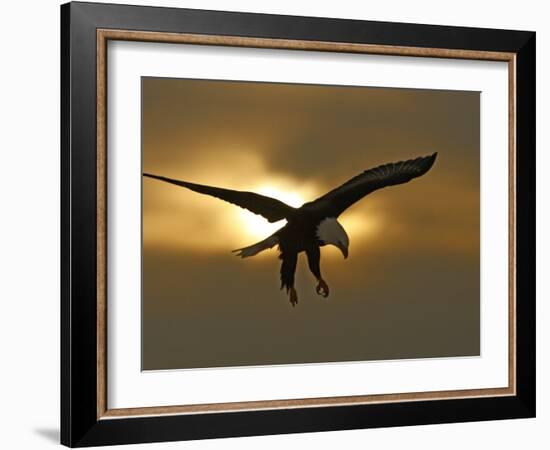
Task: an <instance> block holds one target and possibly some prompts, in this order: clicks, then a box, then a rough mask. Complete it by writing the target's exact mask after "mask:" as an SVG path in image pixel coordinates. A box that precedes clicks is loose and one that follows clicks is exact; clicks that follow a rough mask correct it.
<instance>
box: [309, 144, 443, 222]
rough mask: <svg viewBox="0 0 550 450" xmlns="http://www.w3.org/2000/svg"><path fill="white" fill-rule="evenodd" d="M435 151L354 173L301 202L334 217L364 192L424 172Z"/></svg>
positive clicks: (358, 198)
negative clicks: (324, 192)
mask: <svg viewBox="0 0 550 450" xmlns="http://www.w3.org/2000/svg"><path fill="white" fill-rule="evenodd" d="M436 157H437V153H434V154H433V155H431V156H424V157H419V158H416V159H409V160H408V161H399V162H396V163H389V164H384V165H382V166H378V167H375V168H373V169H369V170H366V171H365V172H363V173H361V174H359V175H357V176H356V177H354V178H352V179H351V180H348V181H346V182H345V183H344V184H343V185H341V186H340V187H337V188H336V189H333V190H332V191H330V192H328V193H326V194H325V195H323V196H322V197H319V198H318V199H317V200H314V201H313V202H311V203H307V204H306V205H304V208H307V209H309V210H314V211H316V212H318V213H319V214H322V215H324V216H325V217H338V216H339V215H340V214H342V213H343V212H344V211H345V210H346V209H347V208H349V207H350V206H351V205H353V204H354V203H355V202H357V201H359V200H361V199H362V198H363V197H364V196H365V195H367V194H370V193H371V192H373V191H375V190H377V189H381V188H383V187H386V186H393V185H396V184H402V183H406V182H408V181H410V180H412V179H413V178H416V177H419V176H422V175H424V174H425V173H426V172H427V171H428V170H430V168H431V167H432V165H433V163H434V161H435V158H436Z"/></svg>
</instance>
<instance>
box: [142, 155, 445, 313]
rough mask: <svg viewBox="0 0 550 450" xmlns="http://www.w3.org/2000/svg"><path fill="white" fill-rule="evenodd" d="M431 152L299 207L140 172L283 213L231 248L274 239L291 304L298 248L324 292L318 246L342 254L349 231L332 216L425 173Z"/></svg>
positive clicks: (272, 214)
mask: <svg viewBox="0 0 550 450" xmlns="http://www.w3.org/2000/svg"><path fill="white" fill-rule="evenodd" d="M436 156H437V153H434V154H433V155H430V156H424V157H419V158H416V159H410V160H407V161H399V162H396V163H389V164H384V165H381V166H378V167H375V168H373V169H369V170H366V171H364V172H362V173H361V174H359V175H357V176H356V177H354V178H352V179H350V180H348V181H346V182H345V183H344V184H342V185H341V186H339V187H337V188H336V189H333V190H332V191H330V192H328V193H326V194H325V195H323V196H322V197H319V198H318V199H317V200H314V201H312V202H308V203H305V204H304V205H302V206H301V207H299V208H293V207H292V206H289V205H287V204H285V203H283V202H281V201H279V200H276V199H274V198H270V197H266V196H264V195H260V194H256V193H254V192H243V191H235V190H231V189H223V188H219V187H213V186H205V185H202V184H196V183H190V182H187V181H180V180H174V179H172V178H166V177H163V176H159V175H152V174H149V173H144V174H143V176H145V177H149V178H154V179H156V180H160V181H165V182H167V183H171V184H175V185H176V186H181V187H184V188H187V189H190V190H192V191H195V192H198V193H200V194H206V195H210V196H212V197H216V198H219V199H221V200H225V201H226V202H229V203H232V204H234V205H237V206H240V207H241V208H245V209H247V210H249V211H251V212H253V213H255V214H259V215H261V216H263V217H264V218H265V219H267V220H268V221H269V222H278V221H279V220H283V219H285V220H286V221H287V223H286V225H285V226H283V227H282V228H280V229H279V230H277V231H276V232H275V233H273V234H272V235H271V236H268V237H267V238H266V239H264V240H263V241H260V242H258V243H256V244H254V245H251V246H249V247H244V248H240V249H237V250H233V252H235V253H236V254H237V256H240V257H242V258H248V257H250V256H254V255H257V254H258V253H260V252H262V251H264V250H267V249H270V248H273V247H274V246H276V245H277V246H278V247H279V251H280V255H279V258H280V259H281V261H282V264H281V289H283V288H285V289H286V292H287V294H288V296H289V300H290V303H291V304H292V306H295V305H296V304H297V303H298V295H297V293H296V289H295V288H294V272H295V271H296V263H297V260H298V254H299V253H301V252H305V253H306V255H307V262H308V266H309V269H310V271H311V272H312V273H313V275H315V278H316V279H317V282H318V284H317V287H316V292H317V294H318V295H321V296H323V297H328V295H329V287H328V285H327V283H326V282H325V280H324V279H323V277H322V276H321V268H320V261H321V251H320V248H321V247H323V246H325V245H334V246H336V247H337V248H338V249H339V250H340V251H341V252H342V255H343V256H344V258H347V257H348V248H349V237H348V235H347V233H346V230H344V227H342V225H341V224H340V223H339V222H338V220H337V219H338V217H339V216H340V214H342V213H343V212H344V211H345V210H346V209H347V208H349V207H350V206H351V205H353V204H354V203H356V202H357V201H359V200H361V199H362V198H363V197H365V196H366V195H368V194H370V193H371V192H374V191H376V190H377V189H381V188H384V187H386V186H393V185H396V184H403V183H407V182H408V181H410V180H412V179H413V178H417V177H420V176H422V175H424V174H425V173H426V172H428V170H430V168H431V167H432V165H433V164H434V161H435V158H436Z"/></svg>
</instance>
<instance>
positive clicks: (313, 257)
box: [306, 245, 329, 298]
mask: <svg viewBox="0 0 550 450" xmlns="http://www.w3.org/2000/svg"><path fill="white" fill-rule="evenodd" d="M306 254H307V264H308V266H309V270H311V273H312V274H313V275H315V278H317V283H318V284H317V287H316V288H315V292H317V295H322V296H323V297H325V298H326V297H328V294H329V288H328V284H327V283H326V282H325V280H323V277H322V276H321V250H320V249H319V246H318V245H314V246H312V247H311V248H309V249H308V250H307V251H306Z"/></svg>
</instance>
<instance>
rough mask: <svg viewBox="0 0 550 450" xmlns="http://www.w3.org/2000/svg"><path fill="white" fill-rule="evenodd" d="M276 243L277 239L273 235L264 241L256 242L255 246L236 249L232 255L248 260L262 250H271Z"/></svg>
mask: <svg viewBox="0 0 550 450" xmlns="http://www.w3.org/2000/svg"><path fill="white" fill-rule="evenodd" d="M278 243H279V238H278V237H277V236H276V235H275V234H272V235H271V236H269V237H268V238H266V239H264V240H263V241H260V242H258V243H257V244H254V245H251V246H249V247H243V248H238V249H237V250H232V251H233V253H236V254H237V255H236V256H240V257H241V258H248V257H249V256H254V255H257V254H258V253H260V252H263V251H264V250H268V249H270V248H273V247H274V246H275V245H277V244H278Z"/></svg>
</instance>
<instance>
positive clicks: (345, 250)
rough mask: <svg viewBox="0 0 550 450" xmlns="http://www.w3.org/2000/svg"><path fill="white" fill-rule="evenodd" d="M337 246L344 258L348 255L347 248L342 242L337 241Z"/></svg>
mask: <svg viewBox="0 0 550 450" xmlns="http://www.w3.org/2000/svg"><path fill="white" fill-rule="evenodd" d="M337 247H338V248H339V249H340V251H341V252H342V255H344V259H346V258H347V257H348V248H347V247H346V246H345V245H344V244H342V243H341V242H339V243H338V246H337Z"/></svg>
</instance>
